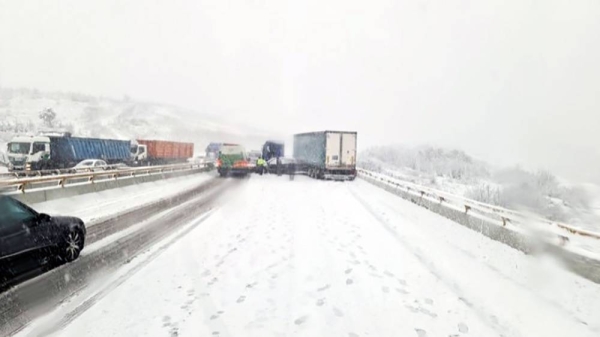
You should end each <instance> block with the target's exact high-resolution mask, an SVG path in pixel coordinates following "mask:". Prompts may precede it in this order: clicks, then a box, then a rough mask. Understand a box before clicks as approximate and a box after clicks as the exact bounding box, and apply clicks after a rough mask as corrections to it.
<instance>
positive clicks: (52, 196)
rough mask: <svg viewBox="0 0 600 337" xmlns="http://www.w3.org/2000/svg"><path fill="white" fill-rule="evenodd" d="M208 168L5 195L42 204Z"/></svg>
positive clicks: (198, 171) (202, 169)
mask: <svg viewBox="0 0 600 337" xmlns="http://www.w3.org/2000/svg"><path fill="white" fill-rule="evenodd" d="M207 171H208V169H206V168H198V169H193V170H186V171H174V172H164V173H157V174H151V175H138V176H135V177H125V178H119V179H106V180H100V181H95V182H93V183H92V182H86V183H79V184H70V185H67V186H65V187H59V186H57V187H48V188H41V189H36V190H29V191H27V192H26V193H22V192H20V191H14V192H9V193H5V194H6V195H9V196H11V197H13V198H15V199H17V200H19V201H22V202H24V203H26V204H37V203H40V202H45V201H50V200H56V199H62V198H69V197H74V196H77V195H81V194H87V193H94V192H100V191H105V190H109V189H113V188H120V187H125V186H130V185H135V184H142V183H146V182H152V181H157V180H162V179H169V178H175V177H182V176H187V175H191V174H197V173H201V172H207Z"/></svg>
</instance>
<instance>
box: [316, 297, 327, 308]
mask: <svg viewBox="0 0 600 337" xmlns="http://www.w3.org/2000/svg"><path fill="white" fill-rule="evenodd" d="M324 304H325V299H324V298H319V299H318V300H317V306H319V307H322V306H323V305H324Z"/></svg>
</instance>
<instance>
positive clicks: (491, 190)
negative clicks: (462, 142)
mask: <svg viewBox="0 0 600 337" xmlns="http://www.w3.org/2000/svg"><path fill="white" fill-rule="evenodd" d="M359 166H361V167H363V168H365V169H369V170H373V171H376V172H380V173H384V174H388V175H390V176H392V177H395V178H398V179H402V180H406V181H410V182H413V183H416V184H420V185H425V186H429V187H433V188H436V189H440V190H444V191H447V192H451V193H455V194H458V195H462V196H465V197H468V198H471V199H475V200H478V201H481V202H485V203H489V204H494V205H499V206H504V207H508V208H511V209H516V210H525V211H529V212H533V213H536V214H539V215H541V216H543V217H545V218H548V219H551V220H555V221H561V222H567V223H569V224H572V225H576V226H580V227H582V228H586V229H595V230H598V229H600V225H598V224H599V223H600V207H599V206H598V205H600V186H597V185H594V184H584V185H574V184H569V183H568V182H565V181H561V180H559V179H558V178H557V177H555V176H554V175H553V174H552V173H550V172H547V171H538V172H529V171H527V170H524V169H522V168H520V167H511V168H495V167H493V166H491V165H489V164H487V163H484V162H482V161H479V160H477V159H474V158H472V157H470V156H469V155H467V154H466V153H464V152H462V151H458V150H446V149H440V148H433V147H426V146H421V147H406V146H380V147H375V148H370V149H367V150H365V151H363V152H362V153H360V155H359Z"/></svg>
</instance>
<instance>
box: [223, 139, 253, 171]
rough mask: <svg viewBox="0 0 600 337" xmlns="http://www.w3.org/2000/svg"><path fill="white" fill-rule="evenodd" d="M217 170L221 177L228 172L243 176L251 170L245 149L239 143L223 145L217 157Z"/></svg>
mask: <svg viewBox="0 0 600 337" xmlns="http://www.w3.org/2000/svg"><path fill="white" fill-rule="evenodd" d="M217 171H218V172H219V175H220V176H221V177H226V176H228V175H230V174H232V175H239V176H245V175H247V174H248V173H250V172H251V171H252V167H251V166H250V165H249V164H248V158H247V155H246V150H245V149H244V147H243V146H241V145H233V144H228V145H223V146H221V150H220V152H219V158H218V159H217Z"/></svg>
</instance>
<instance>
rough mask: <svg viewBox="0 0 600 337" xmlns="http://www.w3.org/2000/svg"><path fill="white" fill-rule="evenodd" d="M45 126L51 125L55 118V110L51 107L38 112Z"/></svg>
mask: <svg viewBox="0 0 600 337" xmlns="http://www.w3.org/2000/svg"><path fill="white" fill-rule="evenodd" d="M38 116H39V118H40V119H41V120H42V122H43V123H44V125H45V126H48V127H52V126H53V125H54V120H55V119H56V112H54V110H52V108H46V109H44V110H42V111H40V113H39V114H38Z"/></svg>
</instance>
